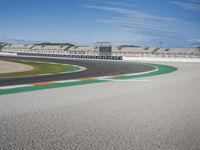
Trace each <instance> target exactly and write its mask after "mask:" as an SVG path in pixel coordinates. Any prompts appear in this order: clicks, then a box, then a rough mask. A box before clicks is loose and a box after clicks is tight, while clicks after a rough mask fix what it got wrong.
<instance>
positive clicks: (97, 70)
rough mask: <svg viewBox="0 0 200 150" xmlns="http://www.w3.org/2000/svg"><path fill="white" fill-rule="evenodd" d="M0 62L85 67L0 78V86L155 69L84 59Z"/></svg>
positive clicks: (18, 58) (11, 58) (10, 58)
mask: <svg viewBox="0 0 200 150" xmlns="http://www.w3.org/2000/svg"><path fill="white" fill-rule="evenodd" d="M0 59H1V60H5V59H9V60H29V61H43V62H55V63H62V64H73V65H80V66H83V67H86V68H87V70H86V71H83V72H78V73H65V74H57V75H48V76H35V77H22V78H21V77H18V78H0V86H8V85H18V84H27V83H37V82H47V81H58V80H71V79H78V78H87V77H101V76H110V75H118V74H124V73H138V72H144V71H150V70H153V69H155V68H154V67H153V66H146V65H141V64H133V63H125V62H122V61H108V60H107V61H103V60H101V61H99V60H88V59H87V60H84V59H53V58H28V57H0Z"/></svg>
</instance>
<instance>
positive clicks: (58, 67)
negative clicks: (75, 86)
mask: <svg viewBox="0 0 200 150" xmlns="http://www.w3.org/2000/svg"><path fill="white" fill-rule="evenodd" d="M9 61H10V60H9ZM11 62H16V63H21V64H24V65H29V66H32V67H33V69H32V70H29V71H24V72H13V73H1V74H0V77H19V76H20V77H22V76H23V77H25V76H34V75H42V74H59V73H67V72H75V71H79V70H80V68H79V67H77V66H73V65H66V64H51V63H46V62H31V61H30V62H29V61H13V60H12V61H11Z"/></svg>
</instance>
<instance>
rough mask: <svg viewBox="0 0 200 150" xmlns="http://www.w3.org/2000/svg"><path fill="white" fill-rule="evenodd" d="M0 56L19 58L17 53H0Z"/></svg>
mask: <svg viewBox="0 0 200 150" xmlns="http://www.w3.org/2000/svg"><path fill="white" fill-rule="evenodd" d="M0 56H17V53H5V52H0Z"/></svg>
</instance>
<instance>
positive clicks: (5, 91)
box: [0, 63, 177, 95]
mask: <svg viewBox="0 0 200 150" xmlns="http://www.w3.org/2000/svg"><path fill="white" fill-rule="evenodd" d="M139 64H141V65H151V66H155V67H157V68H158V69H157V70H155V71H153V72H151V73H145V74H140V75H129V76H121V77H117V78H111V79H118V80H119V79H120V80H126V79H133V78H143V77H151V76H156V75H161V74H167V73H171V72H174V71H176V70H177V68H176V67H173V66H167V65H160V64H147V63H139ZM101 82H111V81H106V80H101V79H96V80H86V81H74V82H64V83H55V84H47V85H39V86H28V87H18V88H13V89H0V95H5V94H14V93H22V92H29V91H37V90H44V89H52V88H61V87H68V86H77V85H85V84H93V83H101Z"/></svg>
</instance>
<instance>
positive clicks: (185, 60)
mask: <svg viewBox="0 0 200 150" xmlns="http://www.w3.org/2000/svg"><path fill="white" fill-rule="evenodd" d="M123 60H127V61H158V62H197V63H200V59H199V58H156V57H123Z"/></svg>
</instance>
